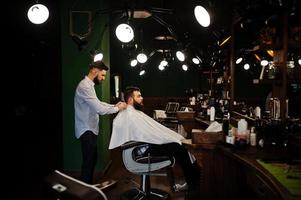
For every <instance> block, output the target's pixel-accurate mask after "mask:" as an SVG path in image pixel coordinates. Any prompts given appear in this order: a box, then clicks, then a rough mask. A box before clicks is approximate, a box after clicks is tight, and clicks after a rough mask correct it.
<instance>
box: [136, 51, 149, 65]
mask: <svg viewBox="0 0 301 200" xmlns="http://www.w3.org/2000/svg"><path fill="white" fill-rule="evenodd" d="M137 60H138V62H139V63H145V62H146V61H147V56H146V55H145V54H144V53H139V54H138V55H137Z"/></svg>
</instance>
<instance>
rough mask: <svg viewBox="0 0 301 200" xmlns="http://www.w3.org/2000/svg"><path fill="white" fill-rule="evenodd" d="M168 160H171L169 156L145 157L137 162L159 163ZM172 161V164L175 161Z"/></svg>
mask: <svg viewBox="0 0 301 200" xmlns="http://www.w3.org/2000/svg"><path fill="white" fill-rule="evenodd" d="M166 160H170V158H169V157H167V156H156V157H152V156H145V157H141V158H138V159H136V160H135V161H136V162H138V163H159V162H162V161H166ZM170 161H171V163H173V162H174V161H173V160H170Z"/></svg>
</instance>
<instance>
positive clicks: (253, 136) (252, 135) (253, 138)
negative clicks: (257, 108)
mask: <svg viewBox="0 0 301 200" xmlns="http://www.w3.org/2000/svg"><path fill="white" fill-rule="evenodd" d="M254 130H255V127H251V133H250V145H251V146H256V133H255V131H254Z"/></svg>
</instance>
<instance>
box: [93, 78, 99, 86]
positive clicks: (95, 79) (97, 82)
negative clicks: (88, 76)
mask: <svg viewBox="0 0 301 200" xmlns="http://www.w3.org/2000/svg"><path fill="white" fill-rule="evenodd" d="M93 82H94V83H95V85H99V84H100V81H99V80H98V78H97V77H95V78H94V79H93Z"/></svg>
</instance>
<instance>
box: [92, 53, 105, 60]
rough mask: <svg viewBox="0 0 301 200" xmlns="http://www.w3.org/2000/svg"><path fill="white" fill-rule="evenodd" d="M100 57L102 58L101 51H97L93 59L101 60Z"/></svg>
mask: <svg viewBox="0 0 301 200" xmlns="http://www.w3.org/2000/svg"><path fill="white" fill-rule="evenodd" d="M102 58H103V54H102V53H98V54H96V55H94V59H93V61H94V62H97V61H101V60H102Z"/></svg>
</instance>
